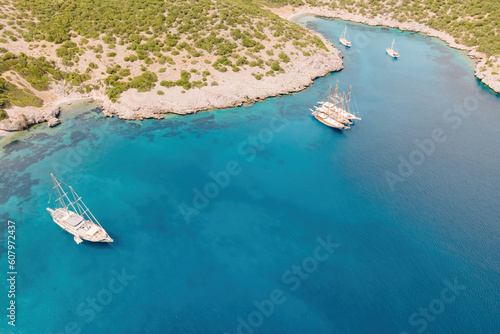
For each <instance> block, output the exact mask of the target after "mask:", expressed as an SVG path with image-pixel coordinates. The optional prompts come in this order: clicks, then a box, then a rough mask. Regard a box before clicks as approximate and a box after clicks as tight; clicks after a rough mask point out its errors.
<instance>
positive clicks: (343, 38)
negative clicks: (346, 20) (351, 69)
mask: <svg viewBox="0 0 500 334" xmlns="http://www.w3.org/2000/svg"><path fill="white" fill-rule="evenodd" d="M339 42H340V44H342V45H343V46H345V47H347V48H350V47H351V46H352V44H351V42H350V41H349V40H348V36H347V26H346V27H345V29H344V32H342V35H340V37H339Z"/></svg>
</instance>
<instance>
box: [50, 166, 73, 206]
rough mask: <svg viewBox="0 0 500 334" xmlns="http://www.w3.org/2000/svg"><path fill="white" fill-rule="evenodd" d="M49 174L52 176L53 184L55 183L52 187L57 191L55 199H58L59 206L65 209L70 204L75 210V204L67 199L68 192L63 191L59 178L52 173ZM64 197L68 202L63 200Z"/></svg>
mask: <svg viewBox="0 0 500 334" xmlns="http://www.w3.org/2000/svg"><path fill="white" fill-rule="evenodd" d="M50 176H51V177H52V181H54V184H55V186H54V188H55V189H57V192H58V193H59V198H58V199H57V201H59V203H60V204H61V206H62V207H63V208H65V209H67V208H68V206H71V207H72V208H73V210H74V211H75V212H76V208H75V206H74V205H73V203H72V202H71V200H70V199H69V197H68V193H67V192H65V191H64V189H63V187H62V186H61V183H60V182H59V180H58V179H57V178H56V177H55V176H54V174H52V173H51V174H50ZM65 198H66V200H67V201H68V204H66V202H65V201H64V199H65Z"/></svg>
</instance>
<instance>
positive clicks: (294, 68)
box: [0, 35, 343, 136]
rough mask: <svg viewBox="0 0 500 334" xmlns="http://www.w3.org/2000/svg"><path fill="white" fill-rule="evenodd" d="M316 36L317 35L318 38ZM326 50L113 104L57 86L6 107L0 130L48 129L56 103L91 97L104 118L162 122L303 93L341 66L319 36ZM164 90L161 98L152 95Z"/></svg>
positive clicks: (98, 94) (100, 94)
mask: <svg viewBox="0 0 500 334" xmlns="http://www.w3.org/2000/svg"><path fill="white" fill-rule="evenodd" d="M318 36H319V35H318ZM319 37H320V38H321V40H322V41H323V42H324V44H325V45H326V47H327V49H328V51H326V50H322V51H320V52H317V53H315V54H312V55H310V56H304V55H302V54H298V53H296V55H295V56H294V57H293V58H292V59H291V61H290V62H289V63H288V64H287V66H286V67H285V72H284V73H280V74H277V75H275V76H263V77H262V78H261V79H260V80H257V79H256V78H255V77H254V75H253V74H252V73H251V72H252V71H251V69H248V70H244V71H240V72H238V73H235V72H226V73H219V72H217V73H214V74H213V76H214V77H215V78H214V79H215V80H216V81H217V83H218V85H216V86H207V87H203V88H195V89H190V90H187V91H185V90H183V89H182V87H172V88H169V89H168V90H164V89H163V87H161V86H160V85H157V86H156V87H155V88H154V89H152V90H151V91H148V92H138V91H137V90H135V89H130V90H128V91H126V92H123V93H122V94H121V97H120V98H119V99H118V101H117V102H112V101H111V100H110V99H109V98H108V97H107V95H106V94H105V88H104V87H101V88H100V89H99V90H94V91H92V92H91V93H89V94H82V93H77V92H73V93H68V92H67V90H66V89H65V87H62V86H61V84H53V86H52V87H51V89H50V90H49V92H47V93H48V94H46V95H48V96H49V98H46V99H45V103H44V106H43V107H41V108H34V107H28V108H19V107H13V108H10V109H7V113H8V116H9V118H8V119H5V120H2V121H0V131H2V130H3V131H4V132H3V134H4V135H5V134H7V133H6V132H5V131H20V130H24V129H26V128H27V127H29V126H30V125H34V124H38V123H42V122H47V124H48V125H49V126H55V125H57V124H59V122H60V121H59V120H58V119H57V116H58V115H59V112H60V110H61V105H63V104H68V103H70V102H71V101H76V100H82V99H91V100H94V101H97V102H98V103H99V105H100V107H101V108H102V109H103V114H104V115H105V116H109V117H113V116H117V117H120V118H122V119H127V120H143V119H147V118H156V119H161V118H163V115H164V114H167V113H175V114H181V115H183V114H191V113H196V112H199V111H205V110H212V109H223V108H230V107H236V106H240V105H242V104H244V103H251V102H255V101H258V100H262V99H265V98H268V97H273V96H279V95H285V94H289V93H292V92H297V91H300V90H303V89H305V88H307V87H308V86H310V85H311V84H312V83H313V80H314V79H316V78H318V77H322V76H325V75H327V74H328V73H331V72H334V71H340V70H341V69H342V68H343V61H342V58H343V55H342V54H341V53H340V51H338V50H337V49H336V48H335V46H334V45H333V44H331V43H330V42H328V41H327V40H326V39H325V38H323V37H322V36H319ZM159 90H162V91H164V94H163V95H160V94H158V91H159ZM1 135H2V132H0V136H1Z"/></svg>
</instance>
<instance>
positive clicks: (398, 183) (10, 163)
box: [0, 16, 500, 334]
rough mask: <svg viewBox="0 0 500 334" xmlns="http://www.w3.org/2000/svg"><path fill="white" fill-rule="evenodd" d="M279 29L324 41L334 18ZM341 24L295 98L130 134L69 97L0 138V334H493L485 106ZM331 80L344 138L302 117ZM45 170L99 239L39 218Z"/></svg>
mask: <svg viewBox="0 0 500 334" xmlns="http://www.w3.org/2000/svg"><path fill="white" fill-rule="evenodd" d="M298 21H299V23H301V24H303V25H306V26H308V27H310V28H313V29H315V30H317V31H319V32H320V33H322V34H323V35H324V36H326V37H327V38H328V39H329V40H331V41H332V42H334V43H335V44H338V40H337V38H338V35H339V34H340V33H341V31H342V30H343V28H344V26H345V24H346V23H345V22H340V21H329V20H323V19H317V18H313V17H309V16H305V17H301V18H300V19H298ZM348 30H349V33H350V36H351V40H352V41H353V44H354V46H353V48H351V49H349V50H345V49H343V48H341V50H342V51H343V52H344V54H345V58H344V63H345V69H344V70H343V71H341V72H339V73H333V74H331V75H329V76H327V77H324V78H320V79H317V80H316V81H315V84H314V85H313V86H312V87H310V88H308V89H306V90H305V91H302V92H300V93H297V94H293V95H290V96H285V97H280V98H273V99H268V100H266V101H264V102H259V103H257V104H255V105H252V106H246V107H241V108H235V109H230V110H220V111H219V110H217V111H213V112H205V113H200V114H196V115H190V116H185V117H180V116H170V117H168V118H166V119H165V120H162V121H156V120H151V121H149V120H148V121H144V122H126V121H122V120H119V119H107V118H104V117H103V116H102V114H100V113H99V111H98V110H97V109H95V108H94V107H95V106H93V105H88V104H79V105H77V106H72V107H71V109H69V110H66V111H65V112H64V113H63V123H62V124H61V126H59V127H57V128H54V129H47V128H46V126H45V125H40V126H37V127H34V128H32V129H30V130H29V131H26V132H23V133H20V134H17V135H15V136H14V137H10V138H8V139H3V140H1V141H0V144H1V145H3V147H2V150H1V152H0V166H1V169H0V184H1V192H0V219H2V220H3V221H6V220H7V219H11V220H13V221H15V222H16V224H17V231H16V233H17V239H16V242H17V255H16V256H17V266H18V268H17V270H18V276H17V288H18V290H17V299H16V302H17V304H18V309H17V326H16V328H15V333H72V332H77V330H81V332H82V333H160V332H161V333H164V332H167V333H225V332H227V333H252V332H253V333H384V334H385V333H405V332H407V333H421V332H427V333H453V334H455V333H481V334H482V333H498V328H500V320H499V317H498V314H499V311H500V310H499V306H498V305H500V291H499V283H500V276H499V274H500V258H499V241H500V228H499V216H500V209H499V208H498V203H499V200H500V196H499V192H498V189H499V188H500V173H499V167H500V153H499V150H498V143H499V142H500V131H499V128H500V98H499V96H498V95H494V94H492V93H491V92H490V91H488V90H487V89H485V88H484V87H483V86H482V85H481V84H479V83H478V81H477V80H476V79H475V78H474V76H473V69H472V63H471V61H470V60H469V59H468V58H467V57H466V55H465V54H464V53H462V52H458V51H455V50H452V49H450V48H448V47H446V45H444V43H442V42H440V41H438V40H435V39H430V38H428V37H425V36H422V35H418V34H414V33H406V32H404V33H403V32H399V31H396V30H389V29H383V28H371V27H366V26H363V25H358V24H348ZM393 38H394V39H396V44H397V47H398V49H399V51H400V54H401V58H400V59H399V60H397V61H394V60H392V59H390V58H389V57H388V56H387V55H385V54H384V50H385V47H386V46H387V45H389V44H390V42H391V41H392V39H393ZM337 80H338V81H339V82H340V86H341V87H342V89H347V88H348V85H352V87H353V90H354V98H355V104H354V108H355V109H357V110H359V112H360V113H361V116H362V118H363V120H362V121H359V122H357V123H356V124H355V125H354V126H352V128H351V129H350V130H348V131H345V132H338V131H335V130H332V129H329V128H326V127H325V126H323V125H321V124H320V123H319V122H317V121H315V120H314V119H312V118H311V116H310V113H309V111H308V108H309V107H311V106H312V105H314V104H315V103H316V102H317V101H320V100H323V99H324V98H325V96H327V90H328V86H329V85H331V84H334V83H335V82H336V81H337ZM433 134H434V136H433ZM416 141H419V143H425V144H426V145H427V146H422V147H424V148H425V150H427V153H428V154H426V153H425V152H423V149H421V148H419V146H417V144H416ZM421 145H422V144H421ZM419 152H420V153H419ZM400 159H403V160H405V161H408V164H409V166H408V165H407V166H406V167H405V168H406V169H405V168H403V167H402V168H401V170H399V171H398V168H399V167H400V164H401V160H400ZM409 161H412V162H409ZM401 166H402V165H401ZM51 172H54V173H56V175H58V176H59V177H60V178H61V179H63V180H64V181H65V182H66V183H68V184H70V185H72V186H73V187H74V188H75V189H76V191H78V192H79V194H80V195H82V196H83V197H84V199H85V201H86V203H87V205H88V206H89V207H90V208H91V210H92V211H93V212H94V214H95V215H96V216H97V217H98V219H99V220H100V222H101V223H102V224H103V226H104V227H105V228H106V230H107V231H108V232H109V233H110V235H111V236H112V237H113V238H114V239H115V243H114V244H113V246H106V245H90V244H82V245H79V246H77V245H76V244H75V243H74V241H73V240H72V238H71V237H70V236H69V235H68V234H66V233H65V232H63V231H61V230H60V229H59V227H57V226H56V225H55V224H54V223H52V221H51V219H50V216H49V215H48V213H46V211H45V208H46V207H47V206H50V205H53V203H52V204H48V203H47V202H48V201H49V190H50V188H51V180H50V177H49V173H51ZM229 172H230V173H229ZM211 173H212V174H211ZM214 174H215V175H219V177H218V180H219V184H220V185H221V186H215V184H216V183H215V182H214V180H213V177H212V176H213V175H214ZM211 175H212V176H211ZM388 178H389V179H388ZM198 192H201V193H203V192H205V193H206V194H208V195H209V196H208V198H206V199H203V198H201V196H200V195H196V194H197V193H198ZM52 200H53V198H52ZM194 202H195V203H194ZM195 205H197V206H196V207H195ZM189 208H191V209H189ZM190 210H191V211H190ZM195 211H196V212H195ZM183 212H184V214H183ZM186 217H187V218H186ZM318 238H319V239H320V240H322V241H318ZM328 239H330V240H331V242H332V243H335V247H332V248H331V249H327V250H325V249H323V248H319V252H318V246H321V245H322V244H324V243H325V242H326V241H327V240H328ZM5 245H6V241H5V240H4V241H2V247H5ZM327 251H331V253H330V252H327ZM2 252H3V253H2V263H4V265H5V271H6V270H7V268H6V267H7V264H6V253H5V249H2ZM315 255H316V257H315ZM318 259H320V260H319V261H318ZM123 274H125V278H124V275H123ZM118 276H121V277H120V278H121V281H120V280H119V279H117V277H118ZM445 281H446V282H447V283H445ZM450 285H452V286H454V290H449V289H448V290H446V289H447V287H449V286H450ZM453 291H455V292H453ZM280 292H281V293H280ZM0 299H1V300H2V305H7V298H6V296H5V294H2V296H1V297H0ZM271 299H272V300H274V301H275V303H274V304H270V302H266V301H267V300H271ZM256 304H257V305H258V306H257V305H256ZM262 305H263V306H262ZM270 305H272V306H270ZM262 307H264V308H263V309H262ZM0 331H1V332H2V333H4V332H10V331H12V328H11V327H10V326H8V325H7V322H6V320H5V316H4V320H3V321H2V322H1V323H0Z"/></svg>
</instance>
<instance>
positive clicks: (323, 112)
mask: <svg viewBox="0 0 500 334" xmlns="http://www.w3.org/2000/svg"><path fill="white" fill-rule="evenodd" d="M338 86H339V83H338V81H337V85H336V86H335V93H334V95H333V97H332V87H331V86H330V92H329V94H328V101H325V102H319V106H316V107H315V110H312V109H309V110H311V112H312V114H313V116H314V117H315V118H316V119H317V120H318V121H320V122H321V123H323V124H325V125H327V126H329V127H332V128H336V129H349V128H350V126H349V125H350V124H352V123H353V120H355V119H357V120H360V119H361V118H359V117H357V116H355V115H354V114H351V113H350V112H349V103H350V101H351V87H349V93H348V94H347V96H346V94H345V92H342V93H341V92H339V91H338Z"/></svg>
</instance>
